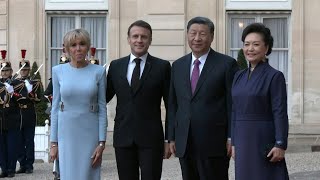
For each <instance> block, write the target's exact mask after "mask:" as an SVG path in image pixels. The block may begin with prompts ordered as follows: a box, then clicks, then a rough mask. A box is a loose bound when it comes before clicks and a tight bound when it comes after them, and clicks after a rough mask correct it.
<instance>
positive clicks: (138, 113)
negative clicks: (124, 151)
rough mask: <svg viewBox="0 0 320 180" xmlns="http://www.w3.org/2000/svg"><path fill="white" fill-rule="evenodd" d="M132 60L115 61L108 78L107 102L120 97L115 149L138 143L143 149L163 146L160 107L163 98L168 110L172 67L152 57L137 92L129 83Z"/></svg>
mask: <svg viewBox="0 0 320 180" xmlns="http://www.w3.org/2000/svg"><path fill="white" fill-rule="evenodd" d="M129 59H130V56H127V57H123V58H121V59H118V60H114V61H112V62H111V64H110V66H109V72H108V76H107V94H106V97H107V102H109V101H110V100H111V99H112V97H113V96H114V95H116V96H117V106H116V116H115V119H114V121H115V125H114V134H113V145H114V147H126V146H130V145H131V144H132V143H133V142H134V143H136V144H137V145H139V146H143V147H154V146H159V145H161V146H163V143H164V134H163V127H162V121H161V109H160V106H161V99H162V98H163V100H164V103H165V107H167V100H168V94H169V86H170V71H171V66H170V63H169V62H168V61H165V60H162V59H159V58H156V57H153V56H151V55H148V57H147V60H146V64H145V67H144V70H143V73H142V76H141V79H140V82H141V83H140V86H139V87H138V90H137V91H136V92H133V91H132V89H131V87H130V85H129V83H128V80H127V69H128V63H129ZM166 117H167V116H166ZM165 122H167V118H166V121H165ZM165 124H167V123H165ZM166 126H167V125H166ZM166 129H167V128H166ZM165 132H167V131H165Z"/></svg>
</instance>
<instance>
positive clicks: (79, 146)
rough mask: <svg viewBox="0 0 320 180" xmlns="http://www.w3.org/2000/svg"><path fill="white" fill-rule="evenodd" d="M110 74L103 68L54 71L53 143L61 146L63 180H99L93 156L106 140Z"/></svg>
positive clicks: (68, 67) (63, 66)
mask: <svg viewBox="0 0 320 180" xmlns="http://www.w3.org/2000/svg"><path fill="white" fill-rule="evenodd" d="M105 81H106V74H105V69H104V68H103V67H102V66H98V65H94V64H90V63H89V64H88V65H87V66H86V67H83V68H74V67H72V66H71V65H70V63H68V64H61V65H58V66H55V67H53V68H52V83H53V102H52V110H51V136H50V140H51V142H58V148H59V149H58V150H59V163H60V164H59V165H60V177H61V180H71V179H77V180H98V179H100V167H98V168H95V169H93V168H92V167H91V162H92V159H91V156H92V154H93V153H94V150H95V149H96V147H97V146H98V144H99V141H105V140H106V130H107V113H106V98H105V95H106V82H105Z"/></svg>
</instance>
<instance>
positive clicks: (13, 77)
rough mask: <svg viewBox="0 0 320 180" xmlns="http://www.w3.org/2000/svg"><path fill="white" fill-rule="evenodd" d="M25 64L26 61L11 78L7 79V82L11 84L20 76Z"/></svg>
mask: <svg viewBox="0 0 320 180" xmlns="http://www.w3.org/2000/svg"><path fill="white" fill-rule="evenodd" d="M25 65H26V63H24V64H23V65H22V66H21V68H20V69H19V70H18V71H17V72H16V73H15V74H14V75H13V76H12V78H11V79H7V80H6V82H7V83H8V84H11V82H12V81H13V80H15V79H16V78H17V77H18V75H19V73H20V71H21V70H22V68H24V66H25Z"/></svg>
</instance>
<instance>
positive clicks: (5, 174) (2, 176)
mask: <svg viewBox="0 0 320 180" xmlns="http://www.w3.org/2000/svg"><path fill="white" fill-rule="evenodd" d="M7 176H8V174H7V173H1V174H0V178H5V177H7Z"/></svg>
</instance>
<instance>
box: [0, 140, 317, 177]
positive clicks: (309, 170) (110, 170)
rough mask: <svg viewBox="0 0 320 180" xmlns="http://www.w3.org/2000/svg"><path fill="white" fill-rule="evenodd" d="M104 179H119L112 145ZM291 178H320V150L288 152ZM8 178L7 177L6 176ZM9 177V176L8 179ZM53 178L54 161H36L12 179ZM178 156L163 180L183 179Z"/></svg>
mask: <svg viewBox="0 0 320 180" xmlns="http://www.w3.org/2000/svg"><path fill="white" fill-rule="evenodd" d="M103 159H104V160H103V164H102V180H118V176H117V168H116V162H115V160H114V151H113V148H112V146H108V147H107V149H106V151H105V153H104V157H103ZM286 160H287V166H288V171H289V174H290V179H291V180H319V179H320V152H298V153H294V152H290V153H287V154H286ZM5 179H6V178H5ZM8 179H9V178H7V180H8ZM49 179H53V175H52V163H41V162H37V163H35V167H34V173H33V174H30V175H29V174H22V175H21V174H18V175H16V177H15V178H11V180H49ZM181 179H182V178H181V171H180V166H179V161H178V159H177V158H171V159H169V160H164V164H163V174H162V180H181ZM233 179H234V161H233V160H231V161H230V180H233Z"/></svg>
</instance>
